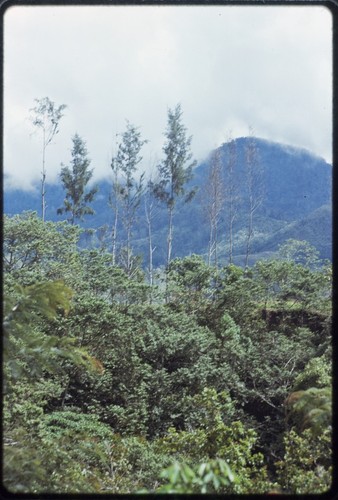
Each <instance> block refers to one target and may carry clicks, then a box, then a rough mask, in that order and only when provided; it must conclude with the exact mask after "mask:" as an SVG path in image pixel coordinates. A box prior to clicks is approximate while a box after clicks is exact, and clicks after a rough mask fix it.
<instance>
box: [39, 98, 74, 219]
mask: <svg viewBox="0 0 338 500" xmlns="http://www.w3.org/2000/svg"><path fill="white" fill-rule="evenodd" d="M35 102H36V106H35V107H34V108H32V109H31V110H30V111H31V112H32V113H33V114H32V116H31V120H32V122H33V125H34V126H35V127H38V128H39V129H41V131H42V171H41V216H42V220H43V221H44V220H45V218H46V208H47V205H46V149H47V146H49V145H50V144H51V142H52V140H53V137H54V136H55V135H56V134H58V132H59V123H60V120H61V118H62V117H63V113H62V112H63V110H64V109H65V108H66V107H67V106H66V104H61V105H60V106H56V105H55V103H54V102H53V101H51V100H50V99H49V97H43V98H42V99H35Z"/></svg>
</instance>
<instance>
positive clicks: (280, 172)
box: [4, 137, 332, 265]
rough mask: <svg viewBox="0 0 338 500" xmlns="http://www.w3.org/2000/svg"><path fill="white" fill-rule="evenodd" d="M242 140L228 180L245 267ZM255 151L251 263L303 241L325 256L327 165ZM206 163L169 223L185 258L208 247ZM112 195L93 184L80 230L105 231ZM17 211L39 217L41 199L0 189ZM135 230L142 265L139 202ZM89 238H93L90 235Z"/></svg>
mask: <svg viewBox="0 0 338 500" xmlns="http://www.w3.org/2000/svg"><path fill="white" fill-rule="evenodd" d="M250 140H252V139H249V138H247V137H241V138H238V139H235V140H234V143H233V144H234V145H235V147H236V151H237V164H236V168H235V173H234V182H235V183H236V185H237V186H238V190H239V200H240V202H239V210H238V217H237V219H236V221H235V225H234V249H233V253H234V262H235V263H237V264H239V265H242V264H243V262H244V253H245V241H246V227H247V205H246V200H247V198H248V189H247V182H246V161H245V150H246V147H247V145H248V144H249V141H250ZM254 143H255V148H256V150H257V153H258V162H257V166H256V167H257V169H258V170H259V171H260V180H261V190H262V196H263V197H262V203H261V205H260V206H259V208H258V209H257V212H255V216H254V237H253V240H252V257H251V262H254V261H255V260H257V258H262V257H268V256H273V255H274V253H275V252H276V251H277V249H278V246H279V245H280V244H282V243H283V242H284V241H286V240H287V239H289V238H293V239H298V240H307V241H308V242H309V243H310V244H311V245H313V246H315V247H316V248H317V249H318V251H319V252H320V255H321V257H322V258H331V246H332V234H331V233H332V209H331V184H332V167H331V165H329V164H328V163H326V162H325V160H323V159H322V158H320V157H318V156H316V155H314V154H312V153H311V152H309V151H306V150H304V149H300V148H295V147H292V146H288V145H284V144H279V143H275V142H270V141H267V140H264V139H260V138H255V139H254ZM228 146H229V145H228V144H227V143H225V144H223V145H222V146H220V148H218V150H219V152H220V154H221V161H222V168H223V171H224V174H225V172H226V165H227V161H228V157H229V147H228ZM210 158H211V155H210V156H209V158H207V159H206V160H205V161H204V162H201V163H200V164H199V165H198V166H197V167H196V168H195V170H194V178H193V180H192V181H191V186H197V187H198V188H199V191H198V193H197V195H196V196H195V198H194V199H193V200H192V202H191V203H188V204H184V203H182V202H179V203H178V204H177V209H176V214H175V218H174V224H175V228H174V242H173V257H175V256H184V255H188V254H190V253H200V254H205V253H206V252H207V247H208V238H209V227H208V223H207V221H206V217H205V214H204V210H203V195H204V192H205V189H204V188H205V186H206V183H207V179H208V169H209V165H210V161H211V160H210ZM110 191H111V185H110V183H109V181H102V182H100V183H99V193H98V195H97V197H96V200H95V202H94V203H93V204H92V206H93V208H94V210H95V211H96V214H95V216H92V217H87V219H86V221H85V222H84V223H83V224H82V225H83V227H85V228H90V227H91V228H99V227H102V226H104V225H108V226H111V224H112V221H113V214H112V211H111V209H110V208H109V206H108V198H109V194H110ZM46 198H47V212H46V215H47V219H50V220H53V221H56V220H62V218H61V217H59V216H57V215H56V209H57V208H58V207H60V206H62V203H63V198H64V192H63V189H62V186H61V185H49V186H47V194H46ZM24 210H36V211H37V212H38V213H40V194H39V190H38V189H37V190H36V192H25V191H21V190H6V189H5V192H4V212H5V213H6V214H8V215H14V214H16V213H20V212H22V211H24ZM139 212H140V213H139V222H138V226H137V227H136V228H135V230H134V243H133V246H134V251H135V253H140V254H142V255H143V256H144V259H145V260H147V248H148V247H147V245H148V242H147V227H146V223H145V216H144V203H141V205H140V211H139ZM166 223H167V211H166V209H165V208H164V207H163V206H162V207H158V209H157V212H156V218H155V219H154V221H153V244H154V246H156V250H155V252H154V265H160V264H163V263H164V262H165V251H166V250H165V249H166V229H167V228H166ZM227 234H228V227H227V214H226V213H225V214H224V216H223V218H222V220H221V221H220V226H219V255H220V258H221V259H222V258H223V260H224V262H226V261H227V239H228V238H227ZM94 240H95V238H94Z"/></svg>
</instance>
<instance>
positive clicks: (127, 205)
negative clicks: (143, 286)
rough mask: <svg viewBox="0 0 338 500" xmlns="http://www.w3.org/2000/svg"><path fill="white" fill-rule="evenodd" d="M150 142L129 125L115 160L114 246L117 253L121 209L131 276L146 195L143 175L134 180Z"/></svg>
mask: <svg viewBox="0 0 338 500" xmlns="http://www.w3.org/2000/svg"><path fill="white" fill-rule="evenodd" d="M146 142H148V141H146V140H141V133H140V132H139V130H138V128H137V127H135V126H134V125H132V124H130V123H129V122H127V129H126V131H125V132H124V133H123V134H122V140H121V142H120V144H119V146H118V150H117V154H116V156H115V157H113V158H112V162H111V168H112V170H113V173H114V182H113V193H112V194H113V199H112V200H111V202H112V204H114V211H115V221H114V228H113V246H114V252H113V255H114V253H115V251H116V231H117V215H118V210H119V208H120V209H121V212H122V224H123V227H124V229H125V232H126V258H125V260H126V268H127V273H128V275H129V274H130V272H131V268H132V266H131V264H132V249H131V237H132V229H133V227H134V224H135V222H136V218H137V209H138V207H139V206H140V202H141V196H142V193H143V191H144V173H142V174H141V175H140V177H139V179H136V178H135V173H136V171H137V166H138V164H139V163H140V162H141V161H142V156H141V155H140V151H141V149H142V146H143V145H144V144H145V143H146Z"/></svg>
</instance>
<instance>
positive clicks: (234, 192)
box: [225, 136, 240, 264]
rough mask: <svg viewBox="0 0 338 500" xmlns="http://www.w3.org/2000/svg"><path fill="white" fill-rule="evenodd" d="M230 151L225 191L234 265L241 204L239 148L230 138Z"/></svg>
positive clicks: (230, 255) (230, 257)
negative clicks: (237, 171) (238, 165)
mask: <svg viewBox="0 0 338 500" xmlns="http://www.w3.org/2000/svg"><path fill="white" fill-rule="evenodd" d="M227 149H228V161H227V163H226V167H225V171H226V189H225V199H226V209H227V219H228V221H227V222H228V232H229V264H232V260H233V259H232V257H233V255H232V254H233V232H234V223H235V220H236V217H237V214H238V203H239V198H240V196H239V186H238V183H237V182H236V174H235V169H236V165H237V147H236V141H235V140H233V139H232V137H231V136H229V138H228V141H227Z"/></svg>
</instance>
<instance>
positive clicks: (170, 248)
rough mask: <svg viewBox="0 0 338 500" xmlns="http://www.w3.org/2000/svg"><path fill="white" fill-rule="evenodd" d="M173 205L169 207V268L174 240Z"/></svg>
mask: <svg viewBox="0 0 338 500" xmlns="http://www.w3.org/2000/svg"><path fill="white" fill-rule="evenodd" d="M173 211H174V209H173V207H169V224H168V239H167V243H168V245H167V269H169V264H170V261H171V251H172V241H173Z"/></svg>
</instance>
